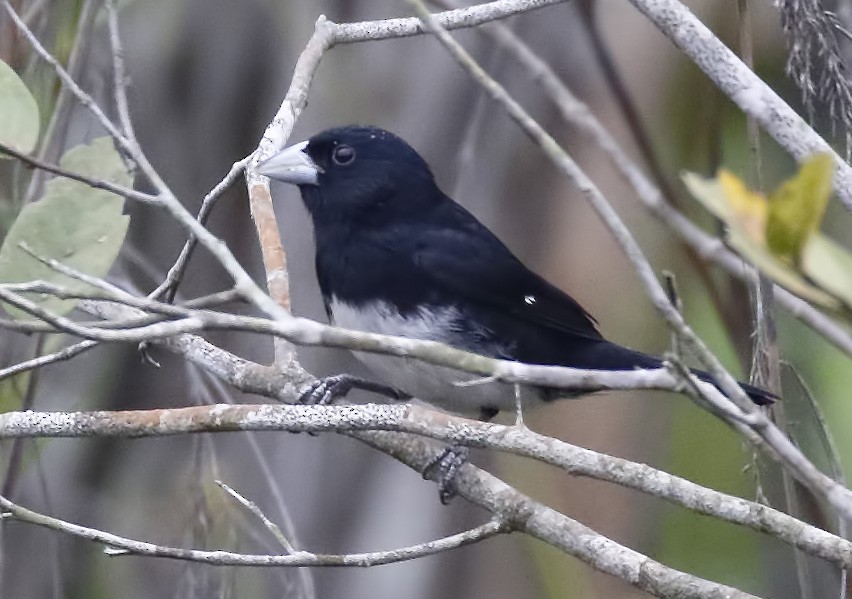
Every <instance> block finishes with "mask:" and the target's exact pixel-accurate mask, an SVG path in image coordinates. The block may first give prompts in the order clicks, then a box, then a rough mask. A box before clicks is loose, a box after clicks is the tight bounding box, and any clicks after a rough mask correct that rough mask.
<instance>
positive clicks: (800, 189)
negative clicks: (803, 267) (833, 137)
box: [766, 154, 834, 265]
mask: <svg viewBox="0 0 852 599" xmlns="http://www.w3.org/2000/svg"><path fill="white" fill-rule="evenodd" d="M833 176H834V160H833V159H832V158H831V156H830V155H829V154H815V155H813V156H811V157H810V158H808V159H807V160H806V161H805V162H804V163H803V164H802V166H801V168H800V169H799V172H798V173H797V174H796V175H795V176H794V177H791V178H790V179H787V181H785V182H784V183H783V184H782V185H781V187H779V188H778V189H777V190H775V192H774V193H773V194H772V195H771V196H770V197H769V215H768V218H767V221H766V244H767V246H768V247H769V250H770V251H771V252H772V253H773V254H775V255H776V256H778V257H779V258H781V259H782V260H787V261H789V262H792V263H793V264H796V265H799V264H800V263H801V260H802V251H803V250H804V248H805V245H806V244H807V242H808V239H809V238H810V237H811V235H813V234H814V232H815V231H816V230H817V229H818V228H819V223H820V221H821V220H822V217H823V214H825V208H826V206H827V205H828V200H829V198H830V197H831V189H832V177H833Z"/></svg>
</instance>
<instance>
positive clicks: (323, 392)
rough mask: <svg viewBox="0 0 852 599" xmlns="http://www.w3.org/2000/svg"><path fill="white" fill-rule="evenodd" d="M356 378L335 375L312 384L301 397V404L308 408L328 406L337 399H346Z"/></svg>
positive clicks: (346, 375)
mask: <svg viewBox="0 0 852 599" xmlns="http://www.w3.org/2000/svg"><path fill="white" fill-rule="evenodd" d="M355 378H356V377H353V376H350V375H348V374H335V375H333V376H327V377H323V378H321V379H317V380H315V381H314V382H313V383H311V384H310V385H309V386H308V388H307V389H305V390H304V391H303V392H302V394H301V395H300V396H299V403H300V404H303V405H308V406H327V405H329V404H330V403H331V402H333V401H334V400H335V399H338V398H340V397H345V396H346V394H347V393H349V392H350V391H351V390H352V388H353V387H355Z"/></svg>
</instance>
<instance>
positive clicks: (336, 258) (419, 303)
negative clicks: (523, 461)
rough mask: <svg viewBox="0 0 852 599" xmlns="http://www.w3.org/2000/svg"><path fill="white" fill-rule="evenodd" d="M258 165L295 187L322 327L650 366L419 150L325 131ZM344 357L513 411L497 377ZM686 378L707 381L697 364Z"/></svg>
mask: <svg viewBox="0 0 852 599" xmlns="http://www.w3.org/2000/svg"><path fill="white" fill-rule="evenodd" d="M259 172H260V173H261V174H264V175H267V176H269V177H271V178H273V179H277V180H280V181H285V182H287V183H292V184H294V185H298V186H299V190H300V191H301V194H302V199H303V200H304V203H305V206H306V207H307V209H308V212H310V215H311V218H312V219H313V224H314V232H315V238H316V271H317V276H318V278H319V285H320V289H321V291H322V296H323V301H324V302H325V308H326V311H327V313H328V316H329V318H330V320H331V322H333V323H334V324H336V325H339V326H342V327H346V328H350V329H357V330H362V331H369V332H374V333H385V334H390V335H400V336H403V337H413V338H417V339H429V340H434V341H441V342H443V343H446V344H449V345H452V346H454V347H458V348H460V349H464V350H467V351H471V352H474V353H478V354H483V355H486V356H492V357H496V358H503V359H507V360H517V361H520V362H527V363H531V364H550V365H559V366H573V367H576V368H588V369H598V370H631V369H634V368H659V367H660V366H661V365H662V362H661V360H660V359H659V358H655V357H653V356H649V355H646V354H643V353H640V352H637V351H634V350H631V349H628V348H626V347H622V346H620V345H617V344H615V343H612V342H610V341H607V340H606V339H604V338H603V336H602V335H601V334H600V332H599V331H598V329H597V326H596V323H595V320H594V319H593V318H592V317H591V316H590V315H589V313H588V312H586V310H584V309H583V307H582V306H580V304H579V303H577V302H576V301H575V300H574V299H573V298H571V296H569V295H568V294H566V293H564V292H563V291H561V290H559V289H557V288H556V287H554V286H553V285H551V284H550V283H548V282H547V281H546V280H545V279H543V278H542V277H540V276H539V275H537V274H535V273H534V272H532V271H531V270H530V269H528V268H527V267H526V266H524V264H522V263H521V261H520V260H518V259H517V258H516V257H515V256H514V255H513V254H512V252H511V251H510V250H509V249H508V248H507V247H506V246H505V245H504V244H503V243H502V242H501V241H500V240H499V239H497V237H496V236H495V235H494V234H493V233H491V231H489V230H488V229H487V228H486V227H485V226H484V225H482V223H480V222H479V221H478V220H477V219H476V218H475V217H474V216H473V215H472V214H470V213H469V212H468V211H467V210H465V209H464V208H463V207H462V206H460V205H459V204H457V203H456V202H455V201H453V200H452V199H451V198H449V197H448V196H447V195H445V194H444V193H443V192H442V191H441V190H440V189H439V188H438V185H437V184H436V183H435V179H434V177H433V176H432V172H431V171H430V170H429V166H428V165H427V164H426V162H425V161H424V160H423V158H422V157H421V156H420V155H419V154H418V153H417V152H416V151H415V150H414V149H412V148H411V146H409V145H408V144H407V143H406V142H405V141H403V140H402V139H400V138H399V137H397V136H395V135H393V134H392V133H389V132H387V131H384V130H383V129H379V128H377V127H366V126H346V127H339V128H335V129H329V130H327V131H323V132H322V133H319V134H317V135H315V136H313V137H311V138H310V139H309V140H308V141H306V142H302V143H300V144H296V145H294V146H291V147H289V148H287V149H285V150H283V151H281V152H280V153H278V154H277V155H275V156H273V157H272V158H271V159H270V160H268V161H266V162H265V163H264V164H262V165H261V166H260V168H259ZM358 357H359V359H361V360H362V361H363V362H364V363H365V364H366V365H367V367H368V368H370V369H371V370H372V371H373V372H374V373H375V374H376V375H377V376H378V377H379V378H380V379H381V380H382V382H383V383H386V384H388V385H391V386H392V387H393V388H395V389H398V390H400V391H402V392H403V393H405V394H409V395H412V396H414V397H417V398H420V399H423V400H425V401H428V402H430V403H433V404H436V405H440V406H444V407H446V408H448V409H450V410H452V411H456V412H467V413H471V412H476V411H478V412H479V413H480V414H481V415H483V416H484V417H491V416H493V415H494V414H496V412H497V411H499V410H513V409H514V408H515V402H516V399H515V394H514V389H513V388H512V387H511V386H509V385H499V384H496V383H492V384H478V385H470V386H459V385H458V384H454V383H457V382H458V381H460V380H466V379H469V378H472V377H466V376H465V375H464V374H463V373H459V372H456V371H453V370H450V369H446V368H441V367H436V366H432V365H429V364H424V363H422V362H415V361H406V360H405V359H404V358H395V357H389V356H383V355H378V354H366V353H364V354H359V355H358ZM696 375H697V376H698V377H699V378H701V379H704V380H707V381H709V382H712V378H711V377H709V375H707V374H706V373H702V372H699V371H696ZM353 384H356V385H357V384H358V381H357V380H355V379H351V378H349V377H346V376H345V375H344V376H341V377H336V378H335V377H330V378H329V379H328V380H326V381H325V382H324V384H322V385H320V386H319V387H318V389H316V390H315V391H317V392H318V393H319V396H322V395H324V394H325V395H326V397H325V399H328V393H330V392H335V394H339V393H336V392H339V391H342V392H345V391H346V390H348V389H349V388H350V387H351V386H352V385H353ZM741 386H742V388H743V389H744V390H745V392H746V393H747V394H748V395H749V396H750V397H751V399H752V400H753V401H754V402H755V403H757V404H761V405H762V404H767V403H771V402H772V399H773V397H774V396H773V395H772V394H770V393H768V392H766V391H763V390H761V389H758V388H755V387H752V386H750V385H746V384H741ZM377 389H379V387H377ZM532 395H534V396H535V397H532V398H527V397H525V398H524V401H525V403H526V402H529V401H534V400H535V399H539V400H550V399H553V398H556V397H559V396H566V394H565V393H564V392H563V393H561V395H560V393H558V392H554V390H552V389H551V390H548V389H538V390H537V392H535V393H533V394H532ZM316 397H317V396H315V398H316Z"/></svg>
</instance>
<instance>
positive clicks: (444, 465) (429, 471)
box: [423, 443, 470, 505]
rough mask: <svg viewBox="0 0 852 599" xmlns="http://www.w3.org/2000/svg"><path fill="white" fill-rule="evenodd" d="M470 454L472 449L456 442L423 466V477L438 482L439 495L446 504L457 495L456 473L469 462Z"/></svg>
mask: <svg viewBox="0 0 852 599" xmlns="http://www.w3.org/2000/svg"><path fill="white" fill-rule="evenodd" d="M469 454H470V450H469V449H468V448H467V447H465V446H464V445H460V444H458V443H454V444H453V445H450V446H449V447H447V448H446V449H444V451H442V452H441V453H439V454H438V455H437V456H435V457H434V458H433V459H432V461H430V462H429V463H428V464H426V467H425V468H423V478H425V479H427V480H434V481H435V482H436V483H438V495H439V497H440V498H441V503H443V504H444V505H447V504H448V503H449V502H450V499H452V498H453V497H455V495H456V483H455V478H456V474H458V471H459V468H461V467H462V466H464V465H465V464H466V463H467V458H468V455H469Z"/></svg>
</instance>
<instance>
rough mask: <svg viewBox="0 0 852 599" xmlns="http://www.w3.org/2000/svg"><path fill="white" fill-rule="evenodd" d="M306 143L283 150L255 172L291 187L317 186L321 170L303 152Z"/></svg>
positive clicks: (260, 165) (259, 166)
mask: <svg viewBox="0 0 852 599" xmlns="http://www.w3.org/2000/svg"><path fill="white" fill-rule="evenodd" d="M307 147H308V142H306V141H303V142H301V143H298V144H294V145H292V146H290V147H288V148H284V149H283V150H281V151H280V152H278V153H277V154H276V155H275V156H273V157H272V158H270V159H269V160H266V161H265V162H262V163H261V164H259V165H258V166H257V172H258V173H260V174H261V175H265V176H267V177H269V178H270V179H275V180H277V181H284V182H285V183H292V184H293V185H318V177H319V174H320V173H321V172H322V169H321V168H320V167H319V166H317V164H316V163H315V162H314V161H313V160H311V157H310V156H308V154H307V153H306V152H305V148H307Z"/></svg>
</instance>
